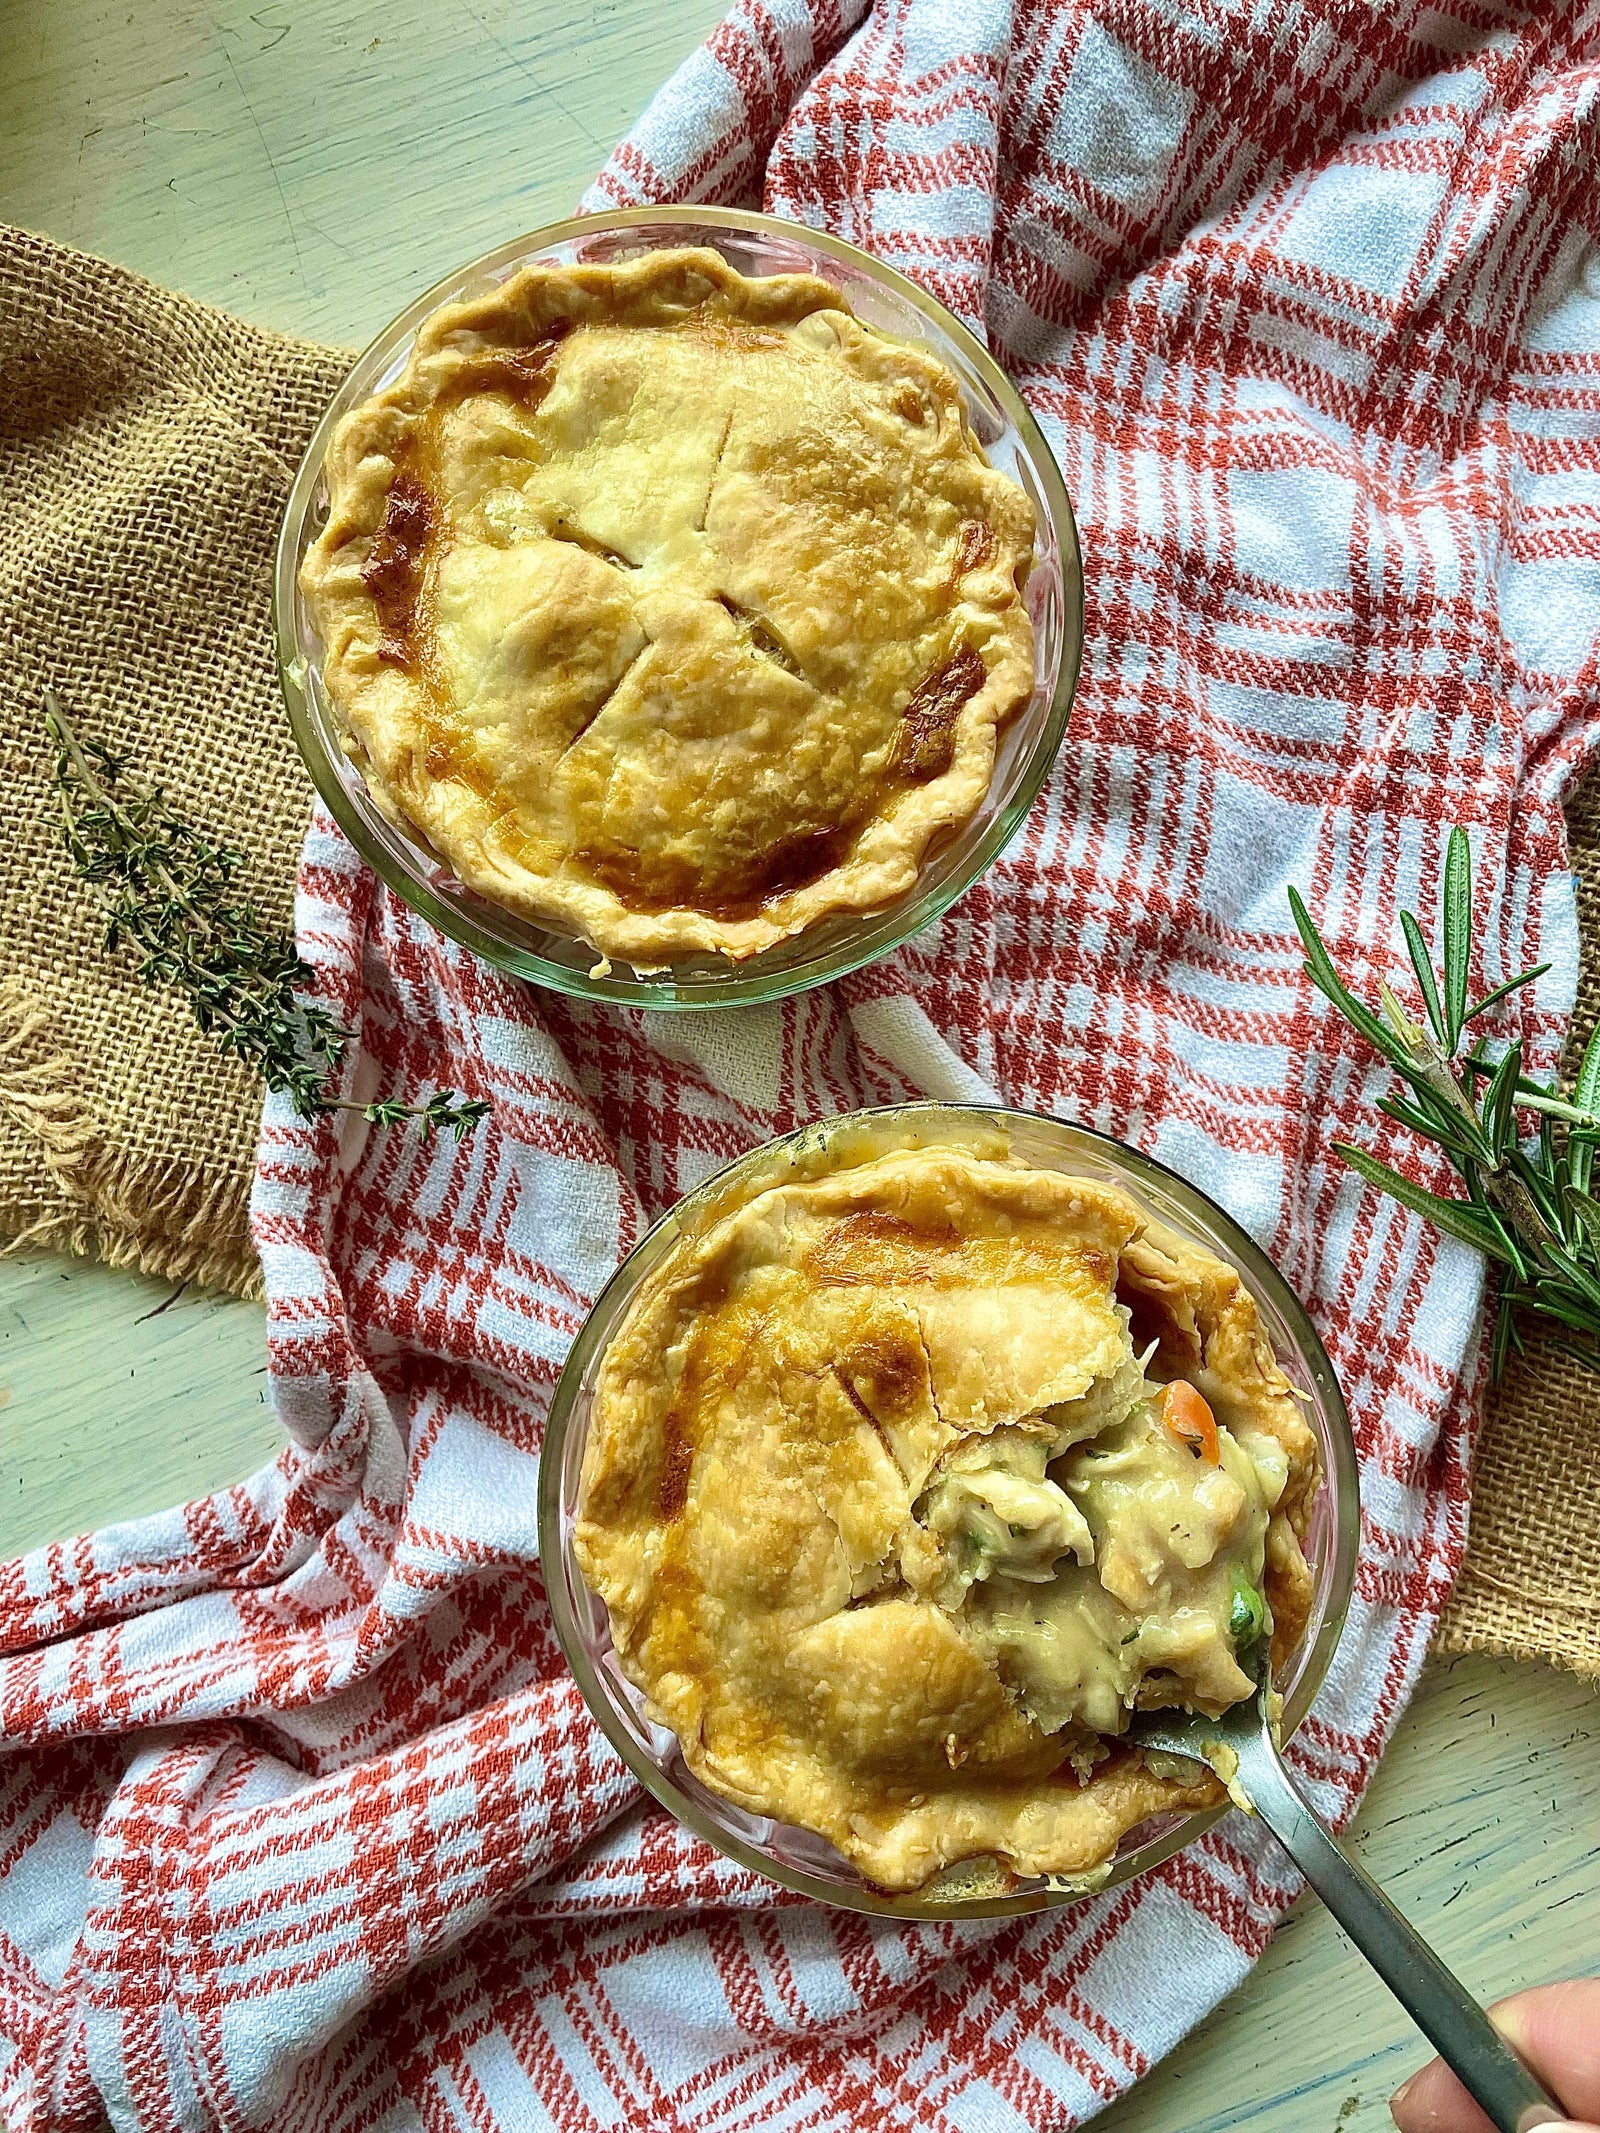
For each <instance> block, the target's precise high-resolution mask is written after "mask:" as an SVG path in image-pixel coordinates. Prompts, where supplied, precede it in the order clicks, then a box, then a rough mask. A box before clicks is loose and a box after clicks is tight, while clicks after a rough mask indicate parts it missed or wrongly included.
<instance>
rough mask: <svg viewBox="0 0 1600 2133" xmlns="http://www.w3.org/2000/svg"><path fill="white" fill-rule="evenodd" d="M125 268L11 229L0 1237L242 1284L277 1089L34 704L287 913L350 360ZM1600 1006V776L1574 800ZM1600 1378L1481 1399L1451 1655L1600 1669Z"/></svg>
mask: <svg viewBox="0 0 1600 2133" xmlns="http://www.w3.org/2000/svg"><path fill="white" fill-rule="evenodd" d="M347 360H348V359H347V357H346V356H345V355H344V354H343V353H341V352H340V351H339V350H336V349H329V348H321V347H317V346H314V345H313V344H311V343H309V342H305V341H296V340H292V339H289V338H287V337H285V336H282V335H278V334H272V333H267V332H263V331H262V330H261V329H259V328H257V327H253V326H249V325H246V324H244V323H242V322H241V321H239V320H237V319H233V318H229V317H227V316H226V315H225V314H223V313H220V312H216V311H212V310H209V309H207V308H205V307H204V306H202V305H199V304H195V303H191V302H190V301H188V300H187V299H186V298H183V297H180V296H176V295H173V294H172V293H170V292H169V291H167V290H164V289H158V288H155V287H153V286H152V285H151V284H150V283H148V282H145V281H142V280H140V279H139V278H138V277H137V276H136V275H133V274H129V273H127V272H125V271H124V270H123V269H121V268H118V267H114V266H110V265H107V264H105V263H104V262H102V261H99V260H95V259H90V258H88V257H85V256H84V255H82V254H80V253H76V252H72V251H69V250H67V249H66V248H64V247H62V246H60V245H56V244H53V243H50V242H48V241H46V240H44V239H42V238H38V237H33V236H28V235H25V234H23V233H22V232H19V231H15V230H7V231H4V232H0V499H3V504H4V510H3V514H0V644H3V647H4V659H3V665H0V750H3V755H0V763H3V768H4V782H3V788H0V824H3V840H0V869H3V888H4V914H5V916H4V927H5V960H4V976H3V979H0V1234H3V1235H5V1236H8V1237H10V1238H12V1239H13V1240H17V1241H19V1242H20V1241H27V1242H32V1243H39V1244H47V1245H53V1246H56V1247H58V1248H60V1249H64V1250H69V1251H76V1252H84V1253H92V1254H96V1255H98V1256H99V1257H101V1258H104V1259H108V1260H110V1261H112V1262H113V1263H115V1264H117V1265H124V1266H137V1267H142V1268H144V1269H146V1270H147V1271H150V1272H155V1273H160V1274H165V1275H169V1276H172V1277H174V1278H179V1279H181V1278H185V1277H189V1278H193V1279H196V1280H200V1281H204V1282H208V1283H211V1284H214V1285H216V1286H218V1287H222V1288H227V1289H231V1290H234V1291H235V1292H237V1293H241V1294H245V1293H249V1292H251V1291H252V1290H253V1289H254V1288H255V1287H256V1286H257V1282H258V1272H257V1269H256V1266H255V1262H254V1259H253V1256H252V1253H251V1249H250V1244H249V1238H248V1234H247V1229H246V1220H245V1205H246V1198H247V1194H248V1191H249V1184H250V1174H251V1163H252V1157H253V1154H254V1146H255V1133H256V1121H257V1115H258V1112H259V1107H260V1100H259V1089H258V1086H257V1084H256V1083H255V1082H254V1081H253V1080H252V1079H251V1077H250V1076H249V1075H247V1074H245V1073H243V1072H242V1071H240V1070H238V1069H237V1068H235V1067H234V1066H232V1065H231V1064H230V1063H228V1062H226V1061H224V1060H223V1059H221V1058H220V1057H219V1056H218V1055H217V1053H216V1051H215V1049H214V1047H213V1046H212V1045H211V1044H209V1043H208V1042H207V1041H206V1040H204V1039H202V1038H201V1037H200V1036H199V1034H198V1032H197V1031H196V1030H195V1028H194V1026H193V1024H192V1022H191V1021H190V1019H189V1017H188V1013H187V1010H186V1009H185V1007H184V1006H183V1004H182V1003H181V1002H180V1001H178V1000H176V999H174V998H171V997H168V996H164V995H162V994H159V993H151V992H149V991H146V990H145V989H144V988H143V987H141V986H140V985H139V984H138V983H137V981H136V979H135V978H134V976H133V973H132V970H131V967H130V964H129V961H128V959H127V958H126V957H125V956H122V955H109V956H108V955H107V954H105V953H104V951H103V949H102V945H101V934H102V921H101V918H100V914H99V909H98V906H97V903H96V899H95V896H94V894H93V892H92V891H90V890H89V889H87V888H86V887H85V886H84V885H83V884H81V883H79V882H78V881H76V880H75V879H74V878H73V876H72V873H71V871H70V868H69V866H68V863H67V860H66V857H65V855H64V853H63V851H62V848H61V844H60V839H59V835H58V831H57V821H58V817H57V813H56V808H55V802H54V800H53V798H52V793H51V785H50V751H49V748H48V745H47V744H46V741H45V737H44V733H43V729H42V726H41V724H40V692H41V690H42V688H43V687H44V686H45V685H46V684H53V685H54V687H55V688H56V689H57V690H58V691H59V692H60V694H61V696H62V698H63V699H64V701H65V702H66V704H67V705H68V707H69V709H70V710H72V711H73V712H74V713H75V714H76V716H77V717H78V718H79V719H80V720H81V722H82V724H83V726H84V727H85V728H86V729H87V730H88V731H89V732H90V733H92V734H94V735H95V736H97V737H99V738H103V739H104V740H105V741H106V742H107V743H108V745H110V746H111V747H112V748H113V749H121V750H125V751H126V752H127V753H129V754H130V755H132V756H134V757H135V758H136V759H137V760H138V761H139V762H140V763H141V764H142V765H144V766H146V767H148V769H149V770H150V771H151V773H152V774H153V775H155V776H156V777H158V778H159V779H160V780H161V781H162V782H163V783H164V784H165V785H166V786H167V788H168V790H169V792H170V793H171V795H172V797H173V799H174V801H175V802H176V803H177V805H178V806H179V807H180V808H182V809H183V810H185V811H186V812H188V813H189V814H190V815H191V816H192V818H193V819H194V820H195V821H197V822H201V823H205V824H207V825H209V826H210V827H211V828H213V829H214V830H215V831H216V832H217V833H218V834H219V835H220V836H222V837H223V838H225V839H226V840H227V841H228V842H230V843H232V844H234V845H236V846H237V847H238V848H239V849H240V851H241V852H242V853H243V854H244V855H245V860H246V869H245V876H244V881H245V886H246V887H247V889H248V891H249V893H250V894H252V895H253V896H254V897H255V898H256V900H257V902H258V905H259V906H260V907H261V908H262V909H263V910H264V911H267V912H270V913H272V914H273V915H274V916H278V917H287V914H288V910H289V903H290V895H291V889H292V884H293V879H294V868H295V860H296V856H297V854H298V851H299V848H300V843H301V837H302V832H303V829H304V825H305V818H306V812H307V807H308V802H309V792H308V788H307V785H306V782H305V779H304V776H303V773H302V772H301V770H300V767H299V764H298V761H297V759H296V757H295V754H294V751H293V747H292V744H291V742H290V739H289V734H288V729H287V726H286V723H285V720H284V716H283V711H282V708H281V704H280V701H279V697H278V689H277V678H276V674H275V671H274V666H273V657H272V648H271V643H270V633H269V616H268V596H269V576H270V568H271V557H272V549H273V543H274V540H275V537H276V534H277V528H278V522H279V519H280V517H281V514H282V508H283V502H284V498H285V495H286V493H287V489H288V486H289V482H290V479H291V476H292V473H293V469H294V466H295V464H296V462H297V460H298V458H299V456H300V454H301V452H302V451H303V449H304V447H305V443H306V440H307V438H308V437H309V435H310V432H311V430H312V428H313V426H314V424H315V422H316V419H317V416H318V414H319V413H320V411H321V409H322V407H323V406H324V405H325V404H326V401H327V399H328V397H329V395H330V394H331V392H332V391H333V389H334V387H335V385H336V384H337V382H338V380H339V378H340V376H341V375H342V373H343V370H344V367H345V364H346V362H347ZM1569 820H1570V826H1571V830H1572V839H1573V855H1574V862H1575V864H1576V866H1577V868H1578V872H1579V877H1580V884H1581V888H1580V918H1581V922H1582V930H1583V942H1584V965H1583V977H1582V981H1581V988H1580V1000H1579V1014H1578V1020H1577V1024H1576V1026H1575V1030H1574V1042H1575V1043H1581V1042H1582V1040H1583V1039H1584V1038H1585V1037H1586V1035H1587V1033H1588V1031H1589V1030H1590V1029H1591V1028H1592V1027H1593V1025H1594V1022H1595V1020H1596V1017H1597V1015H1600V778H1594V779H1591V780H1590V781H1589V784H1588V786H1587V787H1586V788H1585V790H1584V791H1583V792H1581V793H1580V794H1579V795H1578V796H1577V798H1576V799H1575V800H1574V802H1573V804H1572V807H1571V809H1570V810H1569ZM1597 1530H1600V1383H1597V1381H1596V1380H1595V1379H1593V1378H1591V1377H1590V1376H1589V1375H1588V1374H1587V1373H1586V1372H1584V1371H1583V1370H1582V1369H1581V1368H1580V1367H1579V1366H1578V1365H1576V1364H1574V1363H1571V1362H1569V1361H1568V1360H1566V1359H1565V1358H1563V1357H1561V1356H1560V1355H1558V1354H1556V1353H1554V1352H1553V1351H1551V1350H1548V1349H1546V1348H1543V1347H1542V1346H1541V1345H1540V1344H1539V1343H1538V1342H1537V1340H1536V1339H1530V1353H1529V1355H1528V1357H1527V1359H1526V1360H1525V1361H1524V1362H1522V1363H1521V1364H1519V1365H1518V1366H1517V1367H1516V1368H1515V1369H1514V1370H1513V1372H1512V1373H1511V1375H1510V1377H1509V1378H1508V1380H1507V1382H1506V1384H1505V1385H1504V1386H1503V1387H1502V1389H1501V1391H1500V1392H1499V1394H1498V1395H1496V1396H1495V1397H1494V1398H1493V1399H1492V1400H1491V1403H1490V1407H1489V1413H1488V1416H1487V1419H1486V1422H1485V1426H1484V1431H1483V1435H1482V1438H1481V1441H1480V1449H1479V1455H1478V1469H1477V1477H1476V1482H1475V1487H1474V1501H1473V1514H1472V1543H1471V1547H1470V1549H1469V1552H1468V1556H1467V1561H1466V1567H1465V1570H1464V1572H1463V1574H1462V1577H1461V1581H1460V1584H1459V1586H1458V1588H1457V1591H1456V1594H1455V1597H1454V1599H1453V1601H1452V1603H1451V1606H1450V1609H1449V1612H1448V1613H1447V1615H1446V1617H1445V1621H1444V1625H1443V1628H1442V1631H1441V1637H1440V1642H1441V1644H1442V1646H1443V1648H1444V1649H1446V1650H1448V1651H1470V1650H1486V1651H1497V1652H1505V1653H1510V1654H1512V1655H1515V1656H1517V1657H1526V1658H1542V1659H1549V1660H1553V1661H1555V1662H1557V1663H1559V1664H1562V1665H1566V1666H1570V1667H1573V1668H1575V1669H1577V1670H1578V1671H1580V1672H1585V1673H1590V1674H1596V1675H1600V1554H1597V1552H1596V1550H1595V1548H1594V1544H1593V1536H1594V1534H1595V1532H1596V1531H1597Z"/></svg>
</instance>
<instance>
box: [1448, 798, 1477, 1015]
mask: <svg viewBox="0 0 1600 2133" xmlns="http://www.w3.org/2000/svg"><path fill="white" fill-rule="evenodd" d="M1471 959H1472V847H1471V845H1470V844H1468V842H1467V833H1466V831H1465V830H1464V829H1461V828H1459V827H1458V828H1456V829H1453V830H1452V831H1451V832H1450V842H1449V845H1448V846H1447V848H1446V851H1445V860H1444V1022H1445V1036H1444V1048H1445V1050H1446V1051H1447V1052H1453V1051H1454V1050H1455V1048H1456V1046H1457V1045H1458V1044H1459V1043H1460V1042H1461V1028H1462V1024H1463V1023H1464V1022H1465V1020H1466V1014H1467V969H1468V965H1469V963H1470V962H1471Z"/></svg>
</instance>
